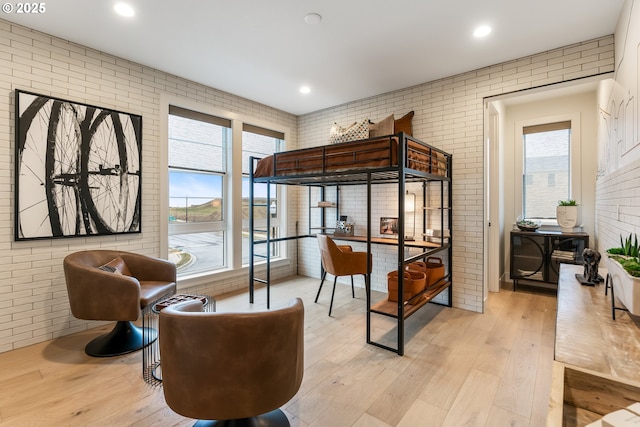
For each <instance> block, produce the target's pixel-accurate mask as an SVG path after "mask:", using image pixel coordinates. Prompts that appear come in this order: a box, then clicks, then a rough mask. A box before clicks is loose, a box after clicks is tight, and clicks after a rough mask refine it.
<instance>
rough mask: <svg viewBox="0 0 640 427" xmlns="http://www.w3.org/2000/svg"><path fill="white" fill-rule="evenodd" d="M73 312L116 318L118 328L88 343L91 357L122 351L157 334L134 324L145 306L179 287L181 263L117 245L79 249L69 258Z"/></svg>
mask: <svg viewBox="0 0 640 427" xmlns="http://www.w3.org/2000/svg"><path fill="white" fill-rule="evenodd" d="M63 266H64V275H65V278H66V281H67V292H68V294H69V303H70V306H71V313H72V314H73V315H74V316H75V317H77V318H78V319H84V320H109V321H116V322H117V323H116V325H115V327H114V328H113V330H112V331H111V332H110V333H108V334H106V335H101V336H99V337H98V338H95V339H94V340H92V341H91V342H89V344H87V346H86V347H85V352H86V353H87V354H88V355H89V356H94V357H108V356H118V355H121V354H126V353H130V352H132V351H136V350H140V349H141V348H143V347H144V346H145V345H148V344H149V343H151V342H153V341H154V340H155V338H156V332H155V331H147V332H149V334H147V337H148V339H147V341H148V342H144V343H143V334H142V329H141V328H139V327H137V326H136V325H134V324H133V323H132V321H135V320H137V319H138V318H139V317H140V315H141V309H142V308H144V307H146V306H147V305H149V304H150V303H152V302H154V301H156V300H157V299H159V298H160V297H162V296H168V295H172V294H174V293H175V292H176V266H175V264H173V263H172V262H169V261H167V260H163V259H159V258H152V257H148V256H145V255H140V254H136V253H131V252H123V251H116V250H87V251H82V252H75V253H72V254H70V255H68V256H66V257H65V259H64V261H63Z"/></svg>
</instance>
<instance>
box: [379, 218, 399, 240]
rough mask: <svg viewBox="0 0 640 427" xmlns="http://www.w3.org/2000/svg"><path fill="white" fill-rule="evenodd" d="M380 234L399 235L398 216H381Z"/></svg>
mask: <svg viewBox="0 0 640 427" xmlns="http://www.w3.org/2000/svg"><path fill="white" fill-rule="evenodd" d="M380 234H382V235H383V236H397V235H398V218H397V217H387V216H383V217H381V218H380Z"/></svg>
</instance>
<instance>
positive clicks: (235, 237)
mask: <svg viewBox="0 0 640 427" xmlns="http://www.w3.org/2000/svg"><path fill="white" fill-rule="evenodd" d="M160 98H161V99H160V101H161V102H160V115H161V117H160V139H161V141H164V143H163V146H164V149H162V150H161V151H160V153H159V155H158V156H159V158H160V160H159V169H160V170H165V171H168V119H169V105H173V106H177V107H181V108H184V109H188V110H193V111H198V112H202V113H204V114H209V115H213V116H217V117H220V118H223V119H227V120H230V121H231V143H230V144H229V147H227V152H226V153H225V154H226V156H227V171H226V173H227V179H226V183H224V185H223V191H224V192H225V193H224V197H225V200H227V203H226V206H225V207H224V212H225V214H226V215H225V218H226V222H227V223H226V230H225V231H226V234H225V239H226V243H227V253H226V259H227V261H226V267H225V268H221V269H218V270H213V271H208V272H205V273H202V274H194V275H193V276H186V277H184V278H180V280H179V282H178V288H179V289H181V288H184V287H190V286H196V285H202V284H208V283H211V280H221V279H223V278H232V277H241V276H242V275H245V274H246V271H247V269H248V265H242V240H241V239H242V176H243V174H242V130H243V123H249V124H252V125H253V126H258V127H260V128H263V129H267V130H269V129H271V130H273V131H274V132H279V133H281V134H283V135H284V139H283V143H282V147H281V149H282V150H283V151H284V150H286V149H287V146H288V145H289V135H291V134H292V133H291V130H290V128H288V127H286V126H284V125H282V124H278V123H275V122H272V121H270V120H265V119H260V118H256V117H253V116H250V115H246V114H242V113H238V112H230V111H226V110H221V109H219V108H216V107H213V106H211V105H205V104H202V103H199V102H196V101H192V100H188V99H185V98H182V97H179V96H176V95H172V94H168V93H161V94H160ZM278 187H280V186H278ZM278 191H279V194H278V201H279V204H280V208H279V209H280V210H279V213H278V214H279V217H280V223H281V224H282V226H281V233H282V235H288V234H289V233H290V228H291V227H290V226H289V221H288V216H289V209H290V208H289V206H288V201H287V199H288V197H287V193H288V191H287V189H286V188H283V189H279V190H278ZM160 196H161V197H160V200H159V201H158V203H159V204H160V209H159V211H160V219H159V223H160V224H159V226H160V249H159V250H160V256H161V257H163V258H165V259H168V255H169V254H168V246H169V245H168V243H169V204H168V200H169V174H168V172H167V173H161V174H160ZM288 246H289V245H286V244H284V245H282V248H281V250H280V257H279V259H276V260H274V259H272V262H271V265H272V268H274V267H280V266H284V265H290V264H291V260H290V258H289V254H288V249H289V247H288ZM264 262H265V261H261V262H257V263H256V264H259V263H264Z"/></svg>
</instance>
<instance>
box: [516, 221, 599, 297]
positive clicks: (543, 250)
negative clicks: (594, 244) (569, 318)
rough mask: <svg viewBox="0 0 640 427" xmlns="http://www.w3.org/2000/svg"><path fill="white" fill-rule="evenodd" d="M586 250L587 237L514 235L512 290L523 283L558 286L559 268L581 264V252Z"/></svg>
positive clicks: (536, 233) (547, 233)
mask: <svg viewBox="0 0 640 427" xmlns="http://www.w3.org/2000/svg"><path fill="white" fill-rule="evenodd" d="M587 247H589V234H587V233H561V232H553V231H512V232H511V266H510V278H511V280H513V290H514V291H515V290H516V285H517V284H518V280H520V279H526V280H534V281H538V282H547V283H556V284H557V283H558V274H559V271H560V264H561V263H568V264H582V251H583V250H584V248H587Z"/></svg>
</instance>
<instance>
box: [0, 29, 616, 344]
mask: <svg viewBox="0 0 640 427" xmlns="http://www.w3.org/2000/svg"><path fill="white" fill-rule="evenodd" d="M612 69H613V37H604V38H601V39H597V40H591V41H586V42H583V43H578V44H575V45H572V46H568V47H564V48H561V49H556V50H552V51H549V52H544V53H541V54H539V55H534V56H530V57H527V58H522V59H518V60H514V61H510V62H507V63H503V64H499V65H495V66H491V67H487V68H483V69H480V70H476V71H473V72H470V73H465V74H461V75H458V76H453V77H450V78H446V79H442V80H438V81H435V82H429V83H425V84H422V85H418V86H414V87H411V88H407V89H404V90H400V91H396V92H393V93H387V94H384V95H380V96H376V97H372V98H367V99H363V100H360V101H357V102H353V103H349V104H345V105H340V106H336V107H334V108H330V109H326V110H322V111H319V112H316V113H312V114H308V115H305V116H301V117H295V116H292V115H290V114H287V113H285V112H282V111H279V110H275V109H273V108H270V107H267V106H265V105H262V104H258V103H255V102H252V101H249V100H246V99H243V98H239V97H237V96H234V95H231V94H228V93H225V92H222V91H219V90H216V89H214V88H211V87H206V86H203V85H199V84H196V83H193V82H191V81H188V80H185V79H182V78H180V77H176V76H173V75H170V74H167V73H164V72H161V71H158V70H155V69H151V68H149V67H145V66H142V65H140V64H136V63H134V62H130V61H127V60H123V59H120V58H116V57H113V56H110V55H106V54H104V53H101V52H98V51H95V50H92V49H89V48H86V47H83V46H80V45H77V44H74V43H70V42H67V41H65V40H61V39H58V38H55V37H50V36H48V35H45V34H42V33H38V32H35V31H32V30H30V29H28V28H25V27H21V26H17V25H14V24H11V23H9V22H6V21H3V20H0V91H1V93H2V95H3V96H2V97H1V98H0V147H1V148H0V173H1V175H2V178H3V179H2V180H1V181H0V194H2V195H3V197H2V198H1V199H0V200H1V201H0V256H2V259H3V263H2V266H1V267H0V272H1V273H2V276H1V278H0V352H3V351H8V350H11V349H14V348H18V347H22V346H26V345H30V344H33V343H37V342H41V341H45V340H48V339H51V338H54V337H57V336H61V335H66V334H69V333H73V332H77V331H80V330H84V329H86V328H88V327H94V326H96V325H97V323H96V322H86V321H82V320H78V319H75V318H74V317H73V316H72V315H71V313H70V311H69V305H68V300H67V292H66V287H65V282H64V275H63V272H62V259H63V258H64V257H65V256H66V255H67V254H69V253H71V252H74V251H78V250H82V249H90V248H96V247H102V248H116V249H122V250H131V251H135V252H140V253H144V254H148V255H154V256H155V255H158V254H160V252H161V250H160V247H159V246H160V238H161V229H160V227H161V222H160V203H162V200H161V199H160V197H159V192H160V171H159V165H160V154H159V153H160V152H161V151H160V150H163V149H165V148H164V146H163V144H164V143H163V141H161V140H160V124H161V118H160V112H159V111H160V96H161V94H169V95H172V96H177V97H181V98H184V99H187V100H189V101H191V102H198V103H201V104H205V105H210V106H213V107H215V108H218V109H222V110H225V111H229V112H235V113H239V114H242V115H245V116H251V117H256V118H260V119H261V120H264V121H269V122H272V123H278V124H281V125H282V126H286V127H288V128H290V129H292V131H293V135H292V137H291V138H290V140H289V147H290V148H294V147H296V146H299V147H307V146H316V145H322V144H325V143H326V142H327V136H328V131H329V128H330V126H331V123H333V122H334V121H335V122H338V123H340V124H348V123H351V122H353V121H355V120H357V119H361V118H364V117H369V118H371V119H372V120H374V121H377V120H380V119H382V118H384V117H386V116H387V115H388V114H390V113H395V114H396V115H398V116H400V115H402V114H404V113H406V112H408V111H410V110H414V111H415V113H416V114H415V117H414V119H413V126H414V135H415V136H416V137H418V138H420V139H422V140H424V141H425V142H428V143H430V144H432V145H435V146H437V147H441V148H443V149H445V150H447V151H449V152H451V153H453V155H454V175H453V182H454V184H453V185H454V186H453V190H454V195H455V196H454V200H453V206H454V212H453V220H454V237H455V245H454V251H453V252H454V275H455V283H454V286H455V287H454V301H453V303H454V306H456V307H460V308H466V309H469V310H474V311H481V310H482V255H483V254H482V251H483V248H482V232H483V227H482V222H483V221H482V209H483V173H484V171H483V146H482V139H483V138H482V135H483V108H482V106H483V97H486V96H492V95H497V94H502V93H507V92H511V91H517V90H521V89H527V88H531V87H536V86H542V85H546V84H551V83H556V82H561V81H566V80H571V79H576V78H580V77H586V76H591V75H595V74H599V73H604V72H609V71H612ZM15 89H23V90H28V91H32V92H36V93H40V94H43V95H50V96H55V97H60V98H64V99H69V100H73V101H77V102H83V103H87V104H92V105H99V106H102V107H107V108H114V109H117V110H122V111H126V112H132V113H137V114H141V115H142V116H143V126H144V129H143V135H144V139H143V153H142V154H143V169H142V170H143V177H142V182H143V207H142V212H143V219H142V221H143V227H142V233H141V234H139V235H134V236H130V235H129V236H118V237H93V238H74V239H59V240H43V241H27V242H14V241H13V224H14V222H13V220H14V218H13V208H14V203H13V197H14V192H13V190H14V188H13V182H14V176H13V173H14V165H13V163H14V126H13V123H14V119H15V118H14V105H13V102H14V100H13V91H14V90H15ZM306 194H307V193H306V191H305V190H303V189H292V190H291V195H290V201H291V206H290V209H291V217H292V218H294V220H293V221H291V222H290V233H291V234H292V233H293V230H294V229H295V227H296V224H298V228H299V231H300V232H303V231H304V227H305V226H306V225H305V224H306V222H307V219H306V216H307V200H306ZM378 197H380V198H381V200H382V201H383V202H384V203H390V204H391V206H393V200H395V197H397V195H395V194H394V193H393V190H388V189H385V190H381V191H380V194H379V195H378ZM341 202H343V203H344V200H342V201H341ZM349 203H351V204H352V205H351V206H349ZM361 204H362V194H361V193H357V194H356V193H353V197H350V198H349V200H348V202H347V204H346V205H345V206H344V207H345V209H347V210H349V209H350V210H351V211H352V212H356V211H357V210H358V209H359V208H358V206H361ZM379 211H380V212H383V211H385V212H386V208H384V207H382V204H381V207H379ZM296 245H297V246H298V251H299V254H300V256H301V259H300V263H299V269H300V273H301V274H308V275H311V276H316V277H317V276H319V272H320V267H319V264H318V262H319V260H318V257H317V244H316V242H315V241H314V240H313V239H303V240H300V241H298V242H296V243H291V244H290V248H291V250H290V253H291V254H295V253H296V250H295V246H296ZM376 258H377V260H376V267H375V268H376V271H375V273H374V274H375V282H376V283H377V284H378V285H377V286H379V287H384V276H385V275H386V272H387V271H390V270H392V269H393V267H392V266H393V264H394V260H395V253H394V252H393V251H392V250H391V249H389V248H386V249H383V250H382V251H380V252H379V253H378V255H376ZM294 261H295V260H294ZM292 265H295V262H294V263H293V264H292ZM293 270H294V269H293V268H292V267H291V266H286V267H283V268H281V269H278V270H276V272H275V274H274V276H276V277H278V276H284V275H288V274H291V273H292V271H293ZM246 280H247V277H246V272H239V273H238V274H236V275H230V276H225V279H224V280H221V281H218V282H213V283H210V284H207V285H200V286H198V287H197V288H196V289H194V291H201V292H208V293H219V292H222V291H229V290H233V289H239V288H241V287H243V286H246ZM361 284H362V283H361V282H360V285H361Z"/></svg>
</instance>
